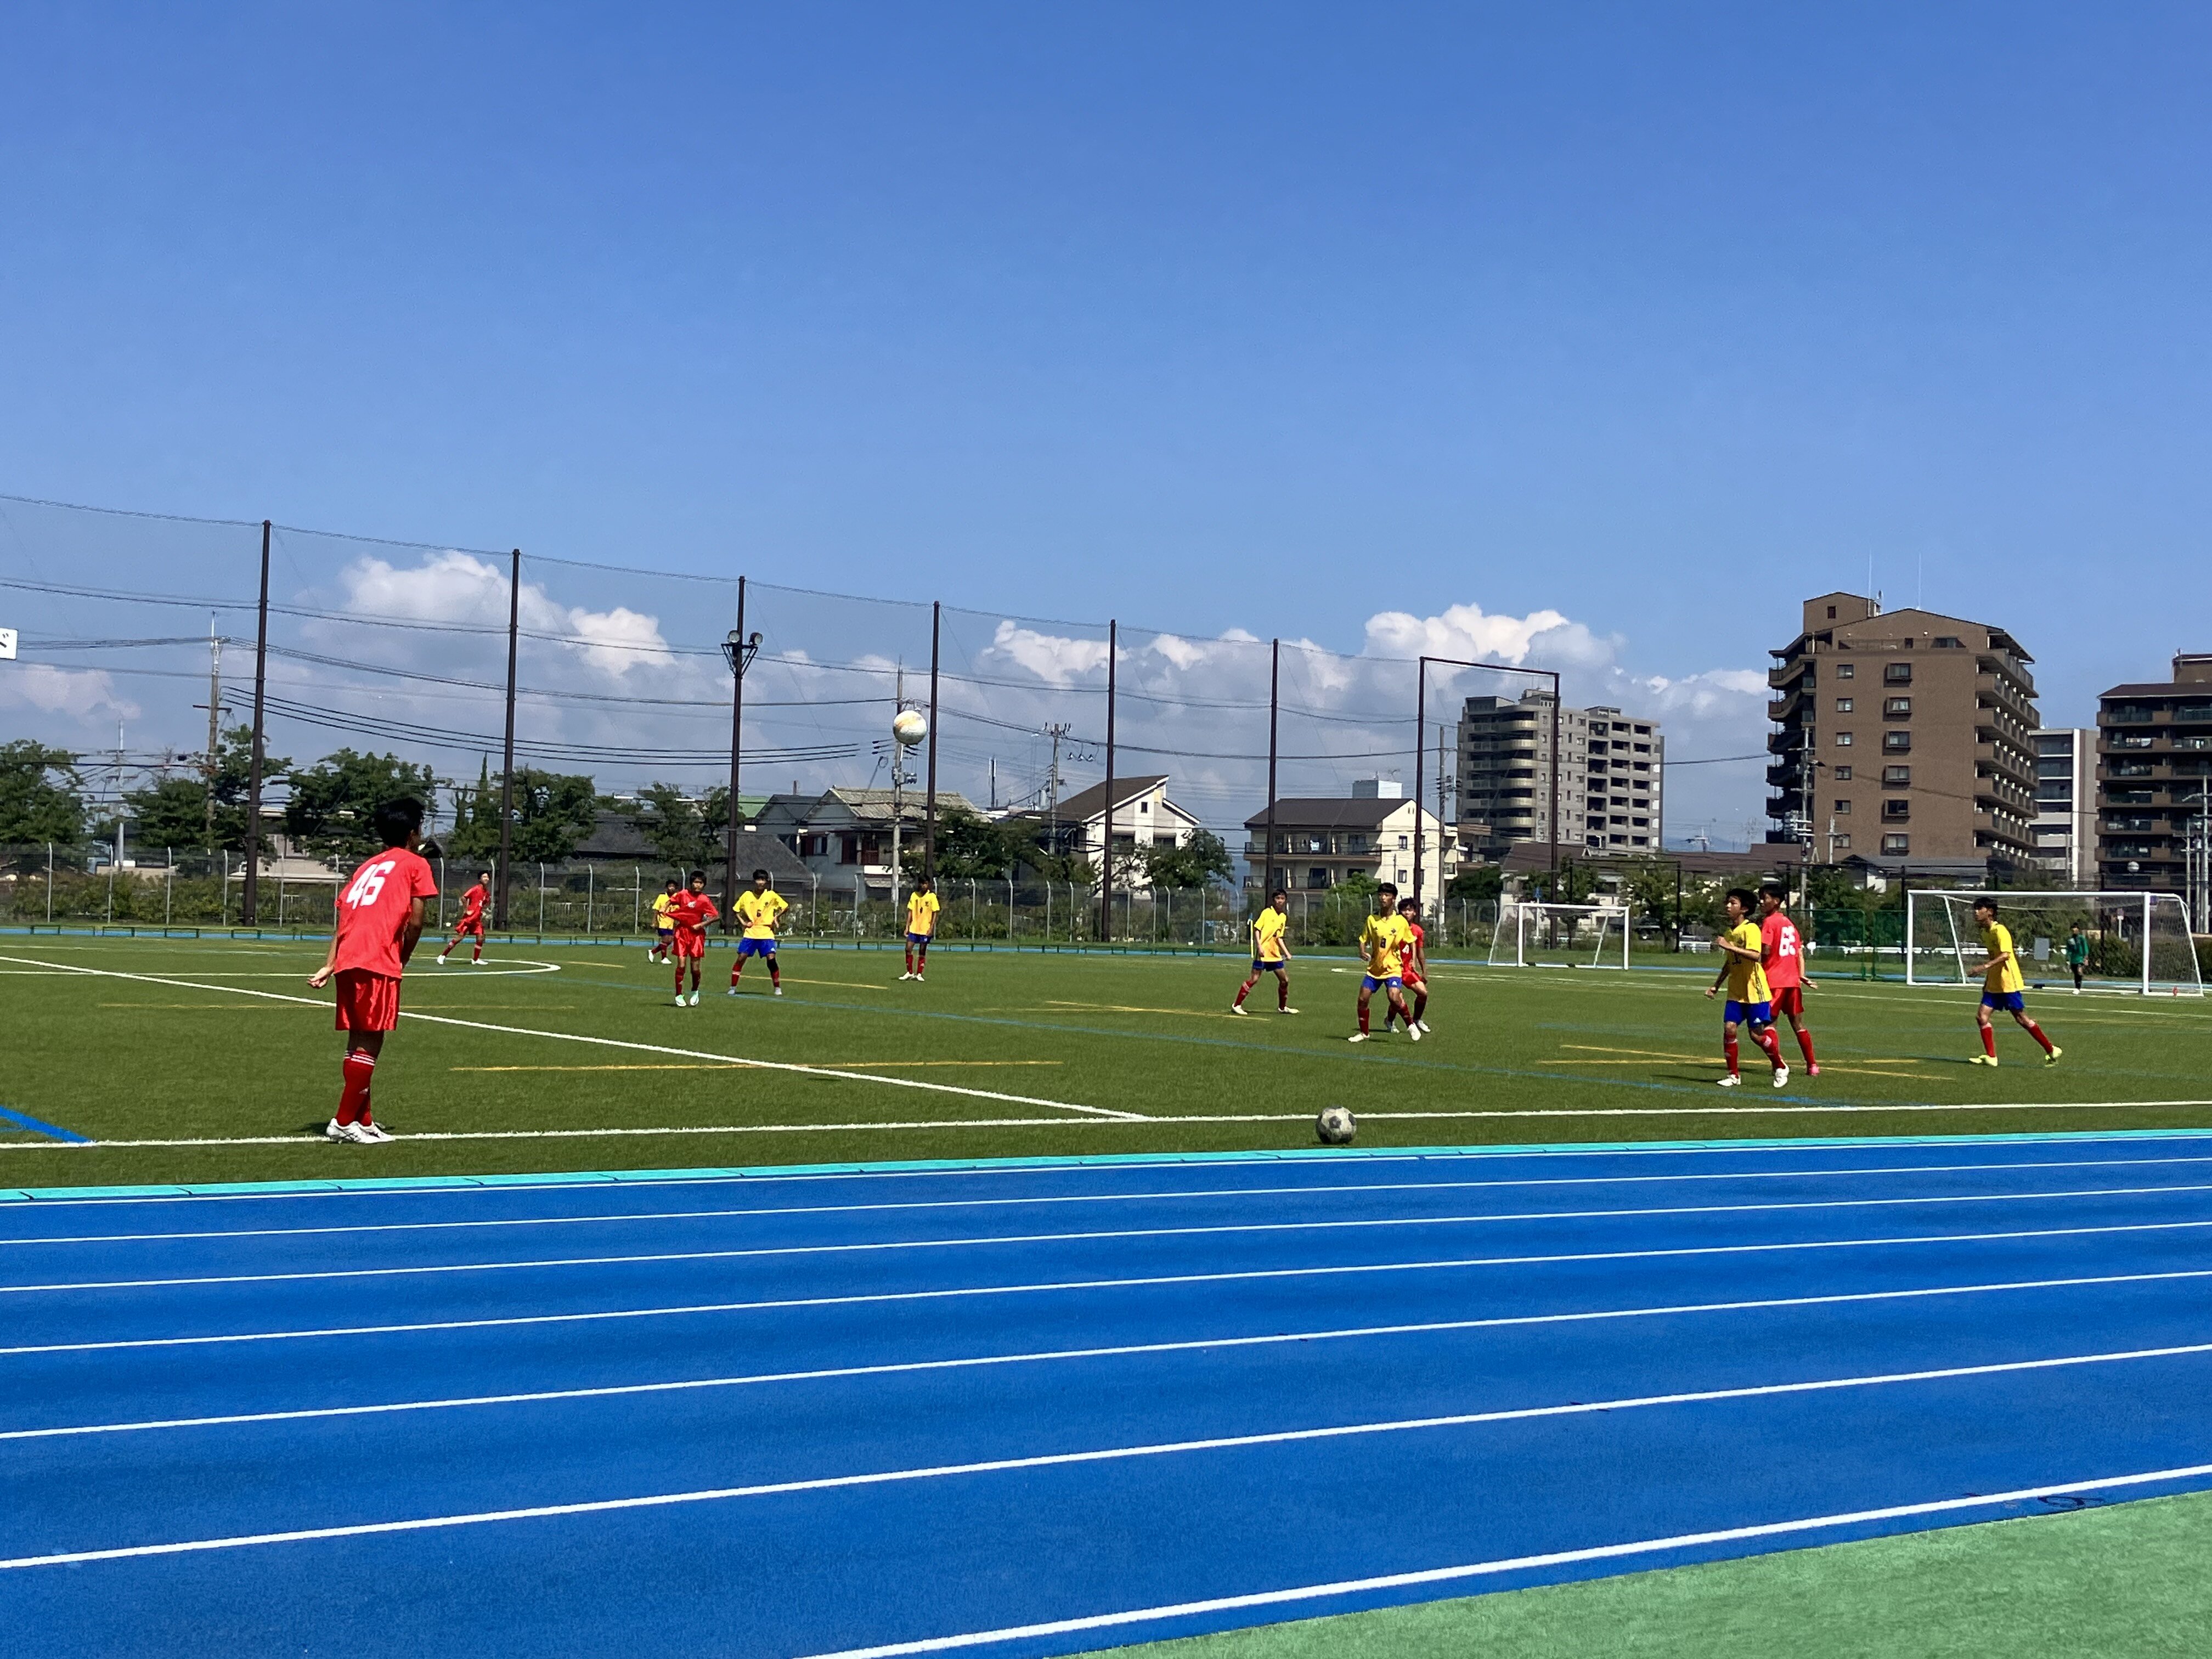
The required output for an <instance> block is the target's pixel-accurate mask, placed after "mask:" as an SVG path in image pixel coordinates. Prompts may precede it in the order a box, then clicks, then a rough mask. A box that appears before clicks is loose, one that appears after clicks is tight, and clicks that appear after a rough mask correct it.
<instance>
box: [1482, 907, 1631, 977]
mask: <svg viewBox="0 0 2212 1659" xmlns="http://www.w3.org/2000/svg"><path fill="white" fill-rule="evenodd" d="M1490 965H1491V966H1492V967H1493V968H1528V967H1531V966H1534V967H1539V968H1626V967H1627V966H1628V912H1627V911H1626V910H1625V909H1623V908H1621V907H1620V906H1619V905H1617V904H1537V903H1526V904H1516V903H1510V902H1509V903H1506V904H1503V905H1500V906H1499V907H1498V926H1497V927H1495V928H1493V929H1492V932H1491V935H1490Z"/></svg>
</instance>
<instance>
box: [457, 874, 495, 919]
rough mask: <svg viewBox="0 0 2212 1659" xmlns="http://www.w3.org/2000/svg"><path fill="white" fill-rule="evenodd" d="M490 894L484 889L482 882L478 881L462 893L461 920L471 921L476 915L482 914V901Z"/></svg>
mask: <svg viewBox="0 0 2212 1659" xmlns="http://www.w3.org/2000/svg"><path fill="white" fill-rule="evenodd" d="M490 896H491V895H490V894H489V893H487V892H485V891H484V888H483V883H482V882H478V883H477V884H476V885H475V886H473V887H471V888H470V889H469V890H468V891H467V892H465V893H464V894H462V895H461V921H463V922H464V923H466V922H471V921H475V920H476V919H477V917H478V916H480V915H483V908H484V901H485V900H486V899H488V898H489V897H490Z"/></svg>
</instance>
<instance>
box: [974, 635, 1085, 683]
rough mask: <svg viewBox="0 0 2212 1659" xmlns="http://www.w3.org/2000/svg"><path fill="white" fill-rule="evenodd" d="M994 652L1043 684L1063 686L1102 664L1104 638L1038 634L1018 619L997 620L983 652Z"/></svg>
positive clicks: (992, 653)
mask: <svg viewBox="0 0 2212 1659" xmlns="http://www.w3.org/2000/svg"><path fill="white" fill-rule="evenodd" d="M983 654H984V655H986V656H991V655H994V654H995V655H997V656H1000V657H1003V658H1004V659H1006V660H1007V661H1008V662H1011V663H1013V664H1015V665H1017V666H1018V667H1022V668H1025V669H1027V670H1028V671H1030V673H1032V674H1034V675H1036V677H1037V678H1039V679H1041V680H1042V681H1043V682H1044V683H1045V684H1047V685H1052V686H1060V687H1063V688H1064V687H1066V686H1068V685H1072V684H1074V682H1075V680H1076V679H1077V678H1078V677H1079V676H1084V675H1089V674H1093V673H1097V672H1098V671H1100V670H1102V669H1103V668H1104V667H1105V666H1106V641H1103V640H1078V639H1071V638H1069V637H1068V636H1067V635H1064V634H1040V633H1039V632H1037V630H1036V629H1034V628H1024V627H1022V626H1021V625H1020V624H1019V623H1014V622H1011V621H1005V622H1001V623H1000V624H999V626H998V628H997V629H995V630H994V632H993V633H992V635H991V643H990V645H989V647H987V649H986V650H985V652H984V653H983Z"/></svg>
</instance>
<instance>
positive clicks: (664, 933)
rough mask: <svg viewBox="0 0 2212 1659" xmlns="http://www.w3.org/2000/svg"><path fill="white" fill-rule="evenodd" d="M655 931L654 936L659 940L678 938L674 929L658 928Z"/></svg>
mask: <svg viewBox="0 0 2212 1659" xmlns="http://www.w3.org/2000/svg"><path fill="white" fill-rule="evenodd" d="M653 934H654V936H655V937H656V938H659V939H674V938H675V937H676V930H675V929H674V928H673V927H656V928H654V929H653Z"/></svg>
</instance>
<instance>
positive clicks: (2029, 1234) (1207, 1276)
mask: <svg viewBox="0 0 2212 1659" xmlns="http://www.w3.org/2000/svg"><path fill="white" fill-rule="evenodd" d="M2204 1228H2212V1221H2144V1222H2131V1223H2129V1224H2127V1225H2120V1226H2110V1227H2038V1228H2030V1229H2027V1230H2023V1231H2011V1232H1994V1233H1924V1234H1918V1235H1912V1234H1907V1235H1905V1236H1902V1237H1896V1238H1821V1239H1808V1240H1800V1241H1796V1242H1792V1243H1770V1244H1692V1245H1683V1246H1680V1247H1678V1248H1675V1249H1663V1250H1575V1251H1568V1252H1564V1253H1560V1254H1556V1255H1475V1256H1450V1257H1445V1258H1443V1259H1441V1260H1437V1261H1370V1262H1352V1263H1343V1264H1338V1265H1334V1266H1324V1267H1248V1268H1243V1269H1241V1270H1238V1271H1236V1272H1232V1273H1149V1274H1145V1275H1142V1276H1140V1277H1137V1278H1127V1279H1052V1280H1047V1281H1045V1282H1042V1283H1038V1284H1026V1285H963V1286H952V1287H945V1288H940V1289H934V1290H921V1291H860V1292H854V1293H852V1294H848V1295H843V1296H799V1297H770V1298H763V1299H759V1300H756V1301H750V1302H695V1303H686V1304H678V1305H676V1306H672V1307H659V1308H611V1309H599V1310H589V1311H586V1312H582V1313H556V1314H504V1315H500V1316H495V1317H490V1318H483V1319H433V1320H421V1321H413V1322H406V1323H392V1324H382V1325H335V1326H323V1327H319V1328H309V1329H305V1330H288V1331H231V1332H217V1333H215V1334H210V1335H204V1336H139V1337H118V1338H111V1339H108V1340H92V1341H80V1342H38V1343H24V1344H21V1345H19V1346H14V1347H6V1348H0V1358H7V1357H9V1356H11V1355H15V1354H45V1353H106V1352H118V1351H121V1350H124V1349H130V1348H193V1347H211V1346H219V1345H222V1344H226V1343H234V1342H294V1341H306V1340H314V1339H319V1338H337V1337H353V1336H404V1335H413V1334H422V1333H426V1332H444V1331H483V1330H504V1329H507V1328H512V1327H516V1326H524V1325H586V1324H592V1323H596V1322H600V1321H603V1320H615V1319H673V1318H683V1317H688V1316H704V1315H709V1314H736V1313H774V1312H781V1311H784V1310H791V1309H799V1308H855V1307H870V1306H876V1305H881V1304H895V1303H901V1302H945V1301H955V1300H958V1299H960V1298H963V1297H994V1296H1039V1295H1048V1294H1052V1293H1054V1292H1061V1293H1064V1292H1067V1291H1121V1290H1152V1289H1159V1288H1163V1287H1171V1286H1176V1285H1237V1284H1247V1283H1258V1282H1261V1281H1264V1280H1267V1279H1332V1278H1343V1277H1346V1276H1350V1275H1356V1274H1361V1273H1443V1272H1449V1271H1453V1270H1457V1269H1466V1268H1475V1267H1547V1266H1553V1265H1556V1264H1559V1263H1571V1262H1588V1261H1672V1260H1674V1259H1676V1258H1686V1257H1692V1256H1721V1255H1782V1254H1785V1253H1787V1252H1790V1251H1795V1250H1857V1249H1888V1248H1891V1247H1893V1246H1909V1245H1923V1244H1939V1245H1954V1244H1990V1243H2012V1242H2015V1241H2017V1240H2021V1239H2046V1238H2081V1237H2093V1236H2094V1237H2104V1236H2108V1235H2112V1234H2128V1233H2164V1232H2186V1231H2197V1230H2202V1229H2204Z"/></svg>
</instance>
